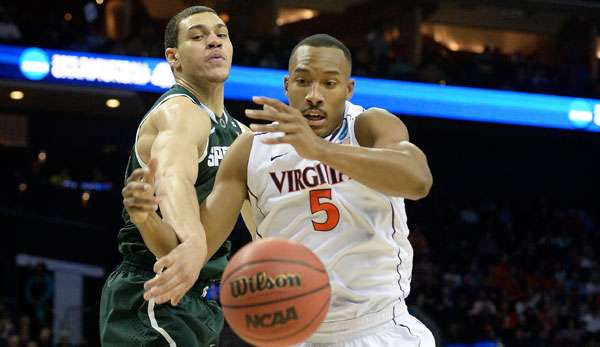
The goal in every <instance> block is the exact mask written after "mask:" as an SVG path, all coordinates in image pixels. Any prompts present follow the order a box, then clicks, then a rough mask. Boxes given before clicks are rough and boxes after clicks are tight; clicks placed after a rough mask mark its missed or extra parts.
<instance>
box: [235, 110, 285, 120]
mask: <svg viewBox="0 0 600 347" xmlns="http://www.w3.org/2000/svg"><path fill="white" fill-rule="evenodd" d="M244 112H245V113H246V116H247V117H248V118H252V119H262V120H267V121H281V120H284V119H285V118H286V117H284V116H283V115H282V114H281V113H279V112H273V111H271V110H250V109H246V110H245V111H244Z"/></svg>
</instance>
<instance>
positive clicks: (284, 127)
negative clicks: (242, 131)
mask: <svg viewBox="0 0 600 347" xmlns="http://www.w3.org/2000/svg"><path fill="white" fill-rule="evenodd" d="M250 129H252V131H255V132H261V133H263V132H269V133H276V132H284V133H286V134H289V133H295V132H297V131H298V130H299V129H298V127H297V125H295V124H290V123H284V124H280V123H271V124H256V123H252V124H250Z"/></svg>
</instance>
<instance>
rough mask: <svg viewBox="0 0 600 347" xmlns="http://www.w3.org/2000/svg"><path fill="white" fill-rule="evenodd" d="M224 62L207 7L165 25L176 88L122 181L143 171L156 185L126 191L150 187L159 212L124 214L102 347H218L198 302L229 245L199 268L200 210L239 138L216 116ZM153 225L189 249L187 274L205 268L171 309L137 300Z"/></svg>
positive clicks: (141, 138) (211, 308)
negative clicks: (169, 230)
mask: <svg viewBox="0 0 600 347" xmlns="http://www.w3.org/2000/svg"><path fill="white" fill-rule="evenodd" d="M232 55H233V46H232V44H231V41H230V39H229V36H228V31H227V26H226V25H225V24H224V23H223V21H222V20H221V19H220V18H219V17H218V16H217V15H216V13H215V12H214V10H212V9H210V8H208V7H203V6H194V7H190V8H187V9H185V10H183V11H181V12H180V13H179V14H177V15H175V16H174V17H173V18H172V19H171V20H170V21H169V23H168V24H167V28H166V30H165V56H166V59H167V61H168V62H169V64H170V65H171V69H172V71H173V74H174V76H175V81H176V84H175V85H174V86H173V87H172V88H171V89H170V90H168V91H167V92H166V93H164V94H163V95H162V96H160V97H159V99H158V100H157V101H156V103H155V104H154V106H153V107H152V108H151V109H150V111H148V113H147V114H146V116H145V117H144V118H143V120H142V122H141V123H140V125H139V128H138V131H137V134H136V138H135V145H134V148H133V151H132V154H131V157H130V159H129V164H128V166H127V171H126V174H125V177H129V176H130V175H131V173H132V172H133V171H134V170H136V169H139V168H145V169H146V171H148V172H151V173H152V176H155V181H152V182H146V183H144V182H143V177H135V180H136V181H137V182H134V183H136V184H140V185H143V186H144V187H147V188H148V189H154V186H156V187H158V188H157V191H156V196H157V198H156V200H154V201H153V202H152V203H153V204H154V205H156V208H157V209H158V206H160V211H159V213H160V214H159V215H157V214H149V213H135V214H132V216H133V218H130V216H129V214H128V213H127V211H125V210H124V212H123V218H124V220H125V223H126V224H125V226H124V227H123V228H122V229H121V230H120V231H119V234H118V237H117V240H118V244H119V251H120V252H121V253H122V254H123V261H122V263H121V264H120V265H119V266H118V267H117V269H116V270H115V271H114V272H113V273H112V274H111V275H110V276H109V278H108V280H107V281H106V283H105V285H104V288H103V290H102V298H101V304H100V338H101V342H102V345H103V346H169V347H172V346H186V347H188V346H191V347H196V346H197V347H206V346H215V345H216V344H217V343H218V336H219V333H220V331H221V329H222V327H223V316H222V312H221V310H220V308H219V307H218V305H217V304H216V303H215V302H214V301H211V300H208V299H206V297H205V296H206V291H207V289H208V286H209V285H210V283H211V281H215V280H218V279H219V278H220V277H221V274H222V272H223V269H224V267H225V265H226V262H227V258H226V256H227V254H228V253H229V247H230V245H229V244H227V243H225V244H224V245H223V247H221V248H220V249H219V250H218V251H217V252H216V253H215V254H214V256H212V258H211V259H210V260H208V259H206V258H207V245H206V236H205V231H204V229H203V226H202V224H201V223H200V218H199V212H198V211H199V208H198V206H199V202H202V201H203V200H204V199H205V198H206V196H208V194H209V193H210V191H211V189H212V186H213V184H214V179H215V175H216V172H217V169H218V167H219V164H220V162H221V160H222V159H223V156H224V155H225V153H226V152H227V150H228V148H229V146H230V145H231V143H233V141H234V140H235V138H236V137H237V136H238V135H240V134H241V132H242V128H243V126H242V125H241V123H239V122H238V121H236V120H235V119H233V118H232V117H231V116H229V115H228V114H227V112H226V110H225V108H224V94H223V93H224V89H223V85H224V82H225V80H226V79H227V77H228V76H229V72H230V69H231V60H232ZM156 163H159V165H157V164H156ZM148 177H150V176H148ZM128 182H130V183H131V179H130V180H128ZM149 183H152V184H149ZM131 208H133V210H135V206H133V207H131ZM160 217H162V219H161V218H160ZM161 223H168V224H169V225H170V226H171V227H172V228H173V230H174V231H175V235H173V237H172V238H171V239H170V240H169V242H170V243H171V244H170V245H171V246H173V245H177V244H179V243H180V242H183V241H186V242H185V245H188V246H189V247H191V248H193V250H194V252H193V253H194V255H195V257H197V258H196V260H197V261H195V262H194V263H190V264H189V266H190V267H194V264H202V263H204V264H205V266H204V267H203V268H202V269H200V268H197V269H191V270H190V273H192V274H193V275H192V276H194V277H195V278H191V279H190V282H192V283H194V284H193V286H192V287H191V289H190V290H189V291H188V292H187V294H186V295H185V296H182V297H178V298H174V299H173V300H171V304H170V305H169V304H164V305H157V304H155V302H154V301H153V300H150V301H145V300H144V298H143V294H144V287H143V284H144V282H145V281H148V280H149V279H151V278H153V277H154V276H155V273H154V272H153V271H152V266H153V264H154V262H155V261H156V258H157V257H161V256H163V255H165V254H167V252H168V248H165V247H164V245H163V246H161V245H160V244H159V243H156V242H153V238H152V235H151V233H152V230H154V229H153V228H154V226H156V225H158V224H161ZM169 248H171V247H169ZM207 260H208V262H207ZM186 276H188V277H189V276H190V275H186Z"/></svg>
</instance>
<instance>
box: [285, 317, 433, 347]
mask: <svg viewBox="0 0 600 347" xmlns="http://www.w3.org/2000/svg"><path fill="white" fill-rule="evenodd" d="M388 346H389V347H435V339H434V337H433V334H432V333H431V331H430V330H429V328H427V327H426V326H425V324H423V323H421V321H420V320H418V319H417V318H415V317H413V316H411V315H410V313H408V312H406V311H405V313H404V314H402V315H400V316H398V317H396V318H394V320H392V321H389V322H387V323H384V324H382V325H380V326H377V327H374V328H372V329H369V330H365V331H362V332H361V333H360V336H356V337H353V338H347V339H344V340H342V341H338V342H335V343H311V342H305V343H301V344H299V345H297V346H296V347H388Z"/></svg>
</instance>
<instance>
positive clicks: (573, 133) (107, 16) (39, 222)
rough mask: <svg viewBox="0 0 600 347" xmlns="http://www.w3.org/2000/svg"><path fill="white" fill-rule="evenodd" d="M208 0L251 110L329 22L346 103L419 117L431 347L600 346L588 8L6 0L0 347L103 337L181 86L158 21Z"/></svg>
mask: <svg viewBox="0 0 600 347" xmlns="http://www.w3.org/2000/svg"><path fill="white" fill-rule="evenodd" d="M197 4H200V5H206V6H210V7H212V8H214V9H216V10H217V12H218V13H219V16H220V17H221V18H222V19H223V20H224V21H225V22H226V23H227V25H228V27H229V30H230V34H231V40H232V42H233V44H234V59H233V64H234V67H233V70H232V73H231V76H230V79H229V81H228V82H227V84H226V87H225V89H226V94H225V98H226V100H225V105H226V107H227V108H228V110H229V112H230V113H231V114H232V115H233V116H234V117H237V118H238V119H240V120H241V121H242V122H244V123H246V124H248V123H249V120H248V119H246V118H245V117H244V115H243V110H244V109H245V108H248V107H253V104H252V103H251V101H250V97H251V96H252V95H267V96H273V97H278V98H281V99H282V100H285V97H284V95H283V92H282V83H283V76H284V75H285V71H284V70H285V69H286V66H287V58H288V56H289V54H290V51H291V48H292V47H293V46H294V44H295V43H296V42H298V41H299V40H300V39H302V38H304V37H306V36H308V35H311V34H315V33H321V32H323V33H328V34H331V35H334V36H336V37H337V38H339V39H340V40H341V41H343V42H344V43H345V44H346V45H347V46H348V47H349V48H350V49H351V51H352V54H353V60H354V61H353V76H354V77H356V80H357V82H356V85H357V91H356V95H355V97H354V99H353V101H354V102H356V103H358V104H362V105H363V106H366V107H372V106H377V107H382V108H386V109H388V110H390V111H391V112H393V113H394V114H396V115H398V116H399V117H401V119H402V120H403V121H404V122H405V124H406V125H407V127H408V129H409V131H410V134H411V142H413V143H415V144H417V145H418V146H419V147H420V148H422V149H423V151H424V152H425V153H426V154H427V156H428V160H429V164H430V166H431V170H432V172H433V176H434V184H433V187H432V189H431V192H430V195H429V196H428V197H427V198H425V199H422V200H420V201H418V202H407V214H408V221H409V227H410V229H411V236H410V240H411V243H412V246H413V248H414V269H413V276H412V288H411V293H410V296H409V297H408V299H407V304H408V305H409V310H410V311H411V313H413V314H414V315H416V316H417V317H419V318H420V319H421V320H422V321H423V322H425V323H426V324H427V325H428V326H429V327H430V329H431V330H432V331H433V332H434V334H435V336H436V340H437V344H438V346H453V347H459V346H473V347H475V346H479V347H481V346H486V347H487V346H489V347H492V346H509V347H513V346H588V347H589V346H600V271H599V270H600V269H599V263H598V252H599V249H600V225H599V223H600V203H599V193H600V170H599V168H600V81H599V79H598V77H599V74H598V73H599V71H598V67H599V61H598V59H599V57H600V45H599V43H600V31H599V28H600V3H599V2H597V1H592V0H587V1H584V0H520V1H512V0H511V1H509V0H486V1H480V0H479V1H478V0H405V1H376V0H371V1H369V0H314V1H313V0H304V1H294V0H254V1H250V0H248V1H244V0H240V1H237V0H235V1H234V0H229V1H227V0H223V1H221V0H213V1H198V2H196V1H191V0H169V1H166V0H165V1H163V0H95V1H86V0H62V1H42V0H20V1H3V2H0V161H1V166H0V237H1V238H2V241H0V255H1V262H0V279H1V280H0V346H11V347H12V346H26V347H36V346H38V347H42V346H43V347H46V346H99V342H98V340H99V339H98V307H99V298H100V291H101V288H102V285H103V283H104V280H105V278H106V276H107V275H108V274H109V273H110V272H111V271H112V269H113V268H114V267H115V265H117V264H118V262H119V261H120V256H119V254H118V251H117V247H116V235H117V231H118V229H119V227H120V226H121V223H122V221H121V218H120V215H121V209H122V198H121V189H122V187H123V178H124V177H123V174H124V170H125V166H126V163H127V158H128V156H129V154H130V151H131V148H132V144H133V139H134V136H135V132H136V129H137V125H138V123H139V121H140V119H141V117H142V116H143V115H144V113H145V112H146V110H147V109H148V108H149V107H150V106H151V105H152V103H153V102H154V100H155V99H156V98H157V97H158V95H160V93H161V92H162V91H163V90H165V89H166V88H167V87H168V86H170V83H172V76H171V75H170V71H169V67H168V65H166V63H164V53H163V48H162V47H163V38H162V37H163V31H164V27H165V25H166V21H167V20H168V19H169V18H170V17H171V16H173V15H174V14H175V13H177V12H178V11H180V10H181V9H183V8H185V7H188V6H192V5H197ZM234 235H235V236H234V241H235V248H236V249H237V248H239V247H240V246H241V245H243V244H244V243H245V242H247V241H248V236H247V235H246V233H244V231H243V230H242V229H241V228H240V230H237V231H236V232H234Z"/></svg>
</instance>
